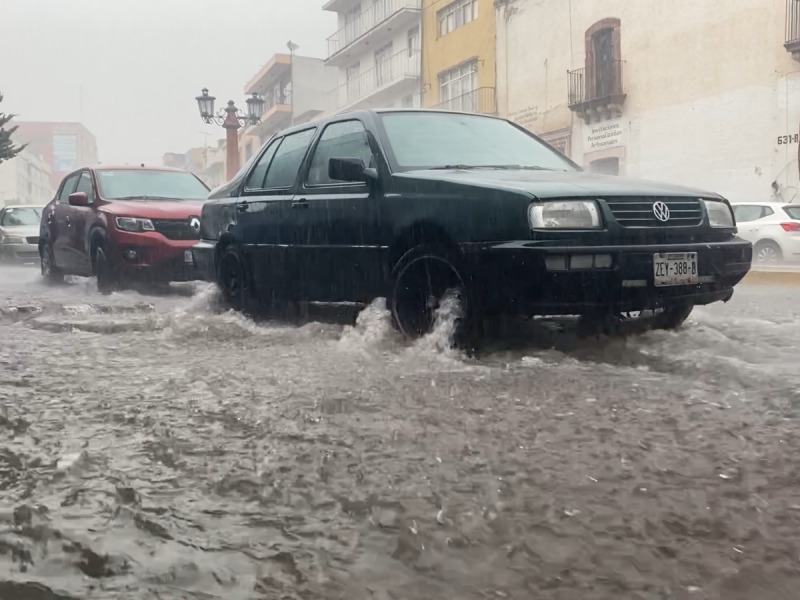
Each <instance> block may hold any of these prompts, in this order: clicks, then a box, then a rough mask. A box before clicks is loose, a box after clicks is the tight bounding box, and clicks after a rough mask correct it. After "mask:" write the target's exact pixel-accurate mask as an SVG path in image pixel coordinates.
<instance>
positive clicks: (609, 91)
mask: <svg viewBox="0 0 800 600" xmlns="http://www.w3.org/2000/svg"><path fill="white" fill-rule="evenodd" d="M620 24H621V22H620V20H619V19H616V18H608V19H602V20H601V21H598V22H597V23H595V24H594V25H592V26H591V27H590V28H589V29H587V30H586V34H585V48H586V77H587V82H586V86H587V90H586V93H587V99H589V100H592V99H598V98H606V97H608V96H614V95H617V94H621V93H622V54H621V43H620Z"/></svg>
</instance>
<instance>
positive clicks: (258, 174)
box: [244, 138, 281, 190]
mask: <svg viewBox="0 0 800 600" xmlns="http://www.w3.org/2000/svg"><path fill="white" fill-rule="evenodd" d="M280 144H281V139H280V138H279V139H276V140H274V141H273V142H272V143H271V144H270V145H269V146H268V147H267V150H266V152H264V154H262V155H261V158H259V159H258V164H257V165H256V168H255V169H253V172H252V173H250V176H249V177H248V178H247V182H246V183H245V184H244V187H245V189H248V190H260V189H261V188H263V187H264V176H265V175H266V174H267V168H268V167H269V163H270V161H271V160H272V157H273V156H275V151H276V150H277V149H278V146H280Z"/></svg>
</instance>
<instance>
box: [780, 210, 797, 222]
mask: <svg viewBox="0 0 800 600" xmlns="http://www.w3.org/2000/svg"><path fill="white" fill-rule="evenodd" d="M783 210H784V211H785V212H786V214H787V215H789V217H790V218H792V219H797V220H798V221H800V206H784V207H783Z"/></svg>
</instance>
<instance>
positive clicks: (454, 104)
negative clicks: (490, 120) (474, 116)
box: [431, 87, 497, 115]
mask: <svg viewBox="0 0 800 600" xmlns="http://www.w3.org/2000/svg"><path fill="white" fill-rule="evenodd" d="M431 108H435V109H438V110H452V111H455V112H470V113H478V114H482V115H495V114H497V100H496V94H495V89H494V88H493V87H482V88H478V89H477V90H473V91H471V92H467V93H466V94H462V95H460V96H456V97H455V98H450V100H447V101H445V102H440V103H439V104H437V105H435V106H433V107H431Z"/></svg>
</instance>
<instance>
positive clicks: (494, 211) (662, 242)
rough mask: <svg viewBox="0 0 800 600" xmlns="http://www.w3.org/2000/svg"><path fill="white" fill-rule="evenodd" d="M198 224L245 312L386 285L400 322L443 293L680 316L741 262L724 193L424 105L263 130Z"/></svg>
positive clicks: (546, 310) (510, 311) (565, 309)
mask: <svg viewBox="0 0 800 600" xmlns="http://www.w3.org/2000/svg"><path fill="white" fill-rule="evenodd" d="M201 236H202V240H201V241H200V242H199V243H198V244H197V245H196V246H195V247H194V259H195V262H196V264H197V265H198V267H200V268H201V269H202V270H203V272H204V274H205V275H204V276H205V277H206V278H208V279H210V280H213V281H216V282H217V283H218V285H219V287H220V289H221V291H222V294H223V296H224V298H225V299H226V300H227V301H228V302H229V303H230V304H231V305H232V306H234V307H236V308H238V309H247V308H248V307H249V306H251V303H252V302H253V301H254V300H255V301H256V303H274V302H278V303H283V302H297V301H303V300H314V301H321V302H337V301H350V302H364V303H367V302H369V301H371V300H372V299H374V298H377V297H383V296H385V297H386V298H387V304H388V307H389V308H390V310H391V313H392V316H393V319H394V323H395V325H396V327H397V328H398V329H399V330H400V331H402V332H403V333H405V334H407V335H410V336H416V335H420V334H424V333H425V332H426V331H429V330H430V328H431V326H432V323H433V319H434V313H435V310H436V308H437V307H438V306H439V304H440V303H441V299H442V298H443V296H444V295H445V293H446V292H447V291H448V290H450V289H454V290H456V291H457V292H458V293H459V294H460V296H461V301H462V309H463V314H464V317H465V318H464V319H462V320H463V321H464V322H465V323H468V322H471V321H473V322H474V321H476V320H479V319H480V318H481V317H484V316H487V315H491V314H504V315H518V316H524V317H530V316H532V315H577V314H580V315H585V316H586V318H587V319H591V318H605V316H607V315H616V314H617V313H623V312H629V311H641V310H645V309H653V310H654V311H657V312H658V314H659V315H660V317H659V320H658V322H657V326H663V327H677V326H679V325H680V324H682V323H683V321H684V320H685V319H686V317H687V316H688V315H689V313H690V312H691V310H692V307H693V306H695V305H703V304H709V303H712V302H717V301H727V300H728V299H730V298H731V296H732V295H733V288H734V286H735V285H736V284H737V283H738V282H739V281H740V280H741V279H742V278H743V277H744V276H745V274H746V273H747V272H748V270H749V268H750V261H751V258H752V246H751V244H750V243H749V242H746V241H743V240H740V239H738V238H737V237H736V226H735V223H734V219H733V214H732V212H731V209H730V205H729V203H728V202H727V200H725V199H724V198H722V197H721V196H719V195H717V194H714V193H710V192H704V191H700V190H694V189H690V188H685V187H678V186H675V185H670V184H663V183H652V182H647V181H636V180H631V179H624V178H621V177H614V176H604V175H597V174H590V173H585V172H582V171H581V169H580V168H579V167H578V166H577V165H575V164H574V163H573V162H572V161H570V160H569V159H567V158H566V157H564V156H563V155H561V154H560V153H559V152H557V151H556V150H555V149H553V148H552V147H550V146H549V145H548V144H546V143H545V142H543V141H542V140H540V139H539V138H537V137H536V136H535V135H533V134H531V133H529V132H528V131H526V130H525V129H523V128H521V127H519V126H518V125H516V124H514V123H511V122H509V121H506V120H503V119H498V118H494V117H489V116H481V115H474V114H461V113H451V112H439V111H426V110H378V111H354V112H348V113H343V114H338V115H335V116H333V117H330V118H327V119H323V120H320V121H318V122H313V123H309V124H304V125H301V126H296V127H293V128H291V129H288V130H286V131H284V132H282V133H280V134H278V135H276V136H274V137H273V138H272V139H271V140H270V141H269V142H268V143H267V144H265V146H264V147H263V148H262V149H261V150H260V153H259V155H258V158H257V159H256V160H254V161H253V163H252V164H251V165H250V167H249V168H248V169H243V170H242V172H241V173H239V174H238V175H237V176H236V177H234V178H233V180H231V181H230V182H229V183H228V184H227V185H225V186H222V187H220V188H218V189H217V190H216V191H215V192H214V193H212V194H211V196H210V197H209V201H208V202H207V203H206V204H205V205H204V206H203V211H202V218H201ZM252 306H253V307H254V308H257V304H252Z"/></svg>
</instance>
